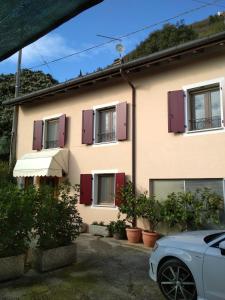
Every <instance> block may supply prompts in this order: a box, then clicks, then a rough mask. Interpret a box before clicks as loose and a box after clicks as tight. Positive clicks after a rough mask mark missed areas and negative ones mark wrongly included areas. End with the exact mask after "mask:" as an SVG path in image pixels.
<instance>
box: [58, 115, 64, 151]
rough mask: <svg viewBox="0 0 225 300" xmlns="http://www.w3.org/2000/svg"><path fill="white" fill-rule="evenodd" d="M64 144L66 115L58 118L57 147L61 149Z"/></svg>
mask: <svg viewBox="0 0 225 300" xmlns="http://www.w3.org/2000/svg"><path fill="white" fill-rule="evenodd" d="M65 142H66V115H62V116H61V117H59V126H58V142H57V146H58V147H60V148H63V147H64V146H65Z"/></svg>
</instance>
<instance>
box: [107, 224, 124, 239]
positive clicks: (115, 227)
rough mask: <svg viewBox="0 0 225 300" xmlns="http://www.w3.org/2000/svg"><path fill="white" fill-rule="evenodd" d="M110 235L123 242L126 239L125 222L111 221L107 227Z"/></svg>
mask: <svg viewBox="0 0 225 300" xmlns="http://www.w3.org/2000/svg"><path fill="white" fill-rule="evenodd" d="M107 227H108V230H109V232H110V235H111V236H113V237H114V238H115V239H117V240H124V239H125V238H126V228H127V225H126V222H125V220H117V221H111V222H110V223H109V225H108V226H107Z"/></svg>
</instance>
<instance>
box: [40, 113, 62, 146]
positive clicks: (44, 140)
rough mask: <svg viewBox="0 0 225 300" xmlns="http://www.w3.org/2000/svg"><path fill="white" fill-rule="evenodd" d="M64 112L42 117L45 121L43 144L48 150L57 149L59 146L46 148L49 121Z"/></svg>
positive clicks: (57, 117)
mask: <svg viewBox="0 0 225 300" xmlns="http://www.w3.org/2000/svg"><path fill="white" fill-rule="evenodd" d="M62 115H63V114H55V115H51V116H47V117H45V118H43V119H42V121H43V137H42V145H43V149H45V150H48V149H57V148H58V147H55V148H46V137H47V122H48V121H51V120H56V119H59V118H60V117H61V116H62Z"/></svg>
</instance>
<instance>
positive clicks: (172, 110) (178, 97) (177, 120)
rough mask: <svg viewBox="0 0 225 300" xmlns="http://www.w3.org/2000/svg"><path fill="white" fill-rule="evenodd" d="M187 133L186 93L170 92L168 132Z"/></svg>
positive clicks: (179, 91) (181, 91)
mask: <svg viewBox="0 0 225 300" xmlns="http://www.w3.org/2000/svg"><path fill="white" fill-rule="evenodd" d="M184 131H185V114H184V92H183V90H178V91H170V92H168V132H174V133H182V132H184Z"/></svg>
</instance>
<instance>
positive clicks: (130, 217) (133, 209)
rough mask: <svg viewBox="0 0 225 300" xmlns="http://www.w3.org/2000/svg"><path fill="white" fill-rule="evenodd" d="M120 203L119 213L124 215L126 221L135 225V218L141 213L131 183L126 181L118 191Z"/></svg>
mask: <svg viewBox="0 0 225 300" xmlns="http://www.w3.org/2000/svg"><path fill="white" fill-rule="evenodd" d="M120 197H121V204H120V206H119V213H122V214H125V215H126V220H127V222H129V223H131V225H132V227H133V228H134V227H136V223H137V218H138V217H139V216H140V215H141V212H140V205H139V199H138V197H136V196H135V194H134V190H133V183H132V182H128V183H127V184H126V185H125V186H124V187H123V188H122V189H121V191H120Z"/></svg>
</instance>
